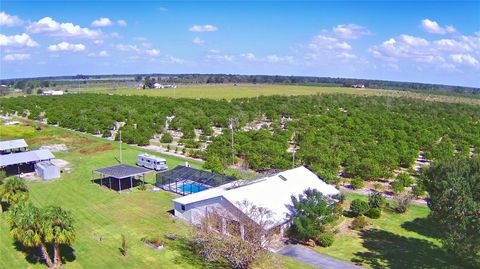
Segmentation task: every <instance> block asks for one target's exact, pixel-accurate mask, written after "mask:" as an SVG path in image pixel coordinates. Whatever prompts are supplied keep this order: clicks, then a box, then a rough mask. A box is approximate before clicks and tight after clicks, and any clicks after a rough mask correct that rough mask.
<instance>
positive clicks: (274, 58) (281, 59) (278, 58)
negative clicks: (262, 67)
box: [265, 54, 293, 63]
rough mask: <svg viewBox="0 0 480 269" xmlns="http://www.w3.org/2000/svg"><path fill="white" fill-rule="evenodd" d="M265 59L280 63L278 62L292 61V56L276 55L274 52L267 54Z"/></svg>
mask: <svg viewBox="0 0 480 269" xmlns="http://www.w3.org/2000/svg"><path fill="white" fill-rule="evenodd" d="M265 60H266V61H267V62H269V63H280V62H287V63H293V57H292V56H283V57H282V56H278V55H276V54H272V55H268V56H267V57H265Z"/></svg>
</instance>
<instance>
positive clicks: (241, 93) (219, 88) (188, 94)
mask: <svg viewBox="0 0 480 269" xmlns="http://www.w3.org/2000/svg"><path fill="white" fill-rule="evenodd" d="M69 92H95V93H107V94H120V95H146V96H163V97H176V98H210V99H227V100H230V99H233V98H242V97H245V98H248V97H257V96H262V95H264V96H267V95H314V94H335V93H343V94H354V95H361V96H372V95H381V96H393V97H409V98H414V99H421V100H426V101H435V102H448V103H466V104H472V105H480V99H479V98H467V97H460V96H453V95H441V94H439V95H434V94H428V93H415V92H407V91H392V90H375V89H354V88H347V87H326V86H299V85H271V84H256V85H255V84H239V85H238V86H233V85H231V84H229V85H223V84H216V85H211V84H209V85H179V86H178V88H177V89H150V90H142V89H134V88H121V87H120V88H117V89H113V88H100V87H89V88H81V89H80V90H79V89H76V88H72V89H69Z"/></svg>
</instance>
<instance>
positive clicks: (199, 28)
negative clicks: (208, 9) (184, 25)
mask: <svg viewBox="0 0 480 269" xmlns="http://www.w3.org/2000/svg"><path fill="white" fill-rule="evenodd" d="M188 30H189V31H190V32H215V31H218V27H217V26H214V25H211V24H205V25H194V26H192V27H190V28H189V29H188Z"/></svg>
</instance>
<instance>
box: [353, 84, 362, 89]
mask: <svg viewBox="0 0 480 269" xmlns="http://www.w3.org/2000/svg"><path fill="white" fill-rule="evenodd" d="M352 88H356V89H364V88H365V85H363V84H353V85H352Z"/></svg>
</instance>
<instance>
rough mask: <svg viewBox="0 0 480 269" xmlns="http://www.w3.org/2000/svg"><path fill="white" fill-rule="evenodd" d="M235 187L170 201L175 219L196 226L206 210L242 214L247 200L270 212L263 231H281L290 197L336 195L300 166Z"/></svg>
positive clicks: (218, 188) (217, 188)
mask: <svg viewBox="0 0 480 269" xmlns="http://www.w3.org/2000/svg"><path fill="white" fill-rule="evenodd" d="M237 185H238V183H237V182H232V183H228V184H225V185H221V186H219V187H216V188H211V189H208V190H205V191H201V192H197V193H194V194H191V195H187V196H183V197H180V198H176V199H174V200H173V204H174V212H175V216H178V217H180V218H183V219H185V220H187V221H189V222H191V223H192V224H194V225H197V226H198V225H201V222H202V220H203V218H204V217H205V216H206V213H207V212H209V211H210V210H217V209H220V210H222V211H223V212H225V211H227V212H228V211H232V210H234V211H235V210H236V211H242V210H243V209H242V208H241V203H242V202H244V201H247V202H249V203H250V204H252V205H255V206H257V207H263V208H266V209H268V210H269V211H270V212H271V213H272V215H271V219H270V220H271V221H270V224H269V225H268V226H267V227H265V228H266V229H267V230H272V229H274V228H276V227H280V229H281V231H282V232H283V228H284V225H285V224H288V223H289V221H290V217H289V216H290V215H291V211H290V210H291V207H292V199H291V197H292V195H293V196H296V197H298V196H299V195H300V194H303V192H304V191H305V190H306V189H309V188H310V189H315V190H318V191H319V192H321V193H322V194H323V195H325V196H328V197H332V196H335V195H338V194H340V192H339V191H338V190H337V189H336V188H335V187H334V186H332V185H329V184H327V183H325V182H324V181H323V180H321V179H320V178H319V177H318V176H317V175H315V174H314V173H313V172H312V171H310V170H308V169H307V168H305V167H303V166H300V167H297V168H294V169H291V170H287V171H284V172H281V173H278V174H276V175H273V176H270V177H265V178H262V179H259V180H256V181H253V182H251V183H249V184H245V185H240V186H237ZM252 220H253V219H252ZM253 221H256V220H253Z"/></svg>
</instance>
